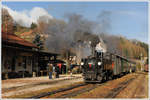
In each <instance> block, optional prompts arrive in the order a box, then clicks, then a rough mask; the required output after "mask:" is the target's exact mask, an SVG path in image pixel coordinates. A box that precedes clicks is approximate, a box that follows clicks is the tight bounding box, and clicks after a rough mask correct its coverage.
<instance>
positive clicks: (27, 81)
mask: <svg viewBox="0 0 150 100" xmlns="http://www.w3.org/2000/svg"><path fill="white" fill-rule="evenodd" d="M79 77H82V75H81V74H74V75H69V74H64V75H60V77H59V78H54V77H53V78H52V79H49V77H48V76H42V77H29V78H16V79H7V80H2V86H1V87H2V89H8V88H14V87H18V86H24V85H32V84H40V83H45V82H55V81H61V80H69V79H74V78H79Z"/></svg>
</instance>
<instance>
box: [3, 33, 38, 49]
mask: <svg viewBox="0 0 150 100" xmlns="http://www.w3.org/2000/svg"><path fill="white" fill-rule="evenodd" d="M2 41H3V42H7V43H11V44H18V45H22V46H27V47H33V48H38V47H37V46H36V45H34V44H33V43H30V42H28V41H26V40H24V39H22V38H20V37H18V36H17V35H15V34H13V33H5V32H2Z"/></svg>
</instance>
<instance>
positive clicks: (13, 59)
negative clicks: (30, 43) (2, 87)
mask: <svg viewBox="0 0 150 100" xmlns="http://www.w3.org/2000/svg"><path fill="white" fill-rule="evenodd" d="M15 64H16V58H15V57H13V58H12V65H11V71H15Z"/></svg>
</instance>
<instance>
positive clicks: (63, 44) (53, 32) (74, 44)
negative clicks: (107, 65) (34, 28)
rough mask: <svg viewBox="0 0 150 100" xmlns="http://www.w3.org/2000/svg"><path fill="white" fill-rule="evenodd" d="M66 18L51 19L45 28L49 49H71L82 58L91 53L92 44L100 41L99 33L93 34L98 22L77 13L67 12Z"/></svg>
mask: <svg viewBox="0 0 150 100" xmlns="http://www.w3.org/2000/svg"><path fill="white" fill-rule="evenodd" d="M65 18H67V21H66V22H64V21H60V20H49V22H48V24H47V25H48V27H47V28H46V30H45V32H46V33H48V38H47V40H46V46H47V47H48V49H49V50H50V51H51V52H56V53H62V52H63V51H68V50H69V51H70V52H72V53H74V54H76V55H77V57H80V58H81V57H86V56H89V55H91V46H92V47H95V46H96V44H97V43H98V42H99V37H98V35H96V34H93V29H94V27H96V23H94V22H92V21H89V20H86V19H84V18H83V17H82V16H81V15H77V14H67V15H66V16H65Z"/></svg>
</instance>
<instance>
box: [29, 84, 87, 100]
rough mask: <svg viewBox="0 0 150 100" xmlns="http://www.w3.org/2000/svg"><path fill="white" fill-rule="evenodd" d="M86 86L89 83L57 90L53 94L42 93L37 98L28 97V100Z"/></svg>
mask: <svg viewBox="0 0 150 100" xmlns="http://www.w3.org/2000/svg"><path fill="white" fill-rule="evenodd" d="M85 85H87V83H81V84H77V85H74V86H71V87H67V88H61V89H58V90H55V91H52V92H47V93H41V94H39V95H36V96H32V97H28V99H38V98H42V97H46V96H49V95H52V94H56V93H60V92H64V91H68V90H71V89H74V88H78V87H81V86H85Z"/></svg>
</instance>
